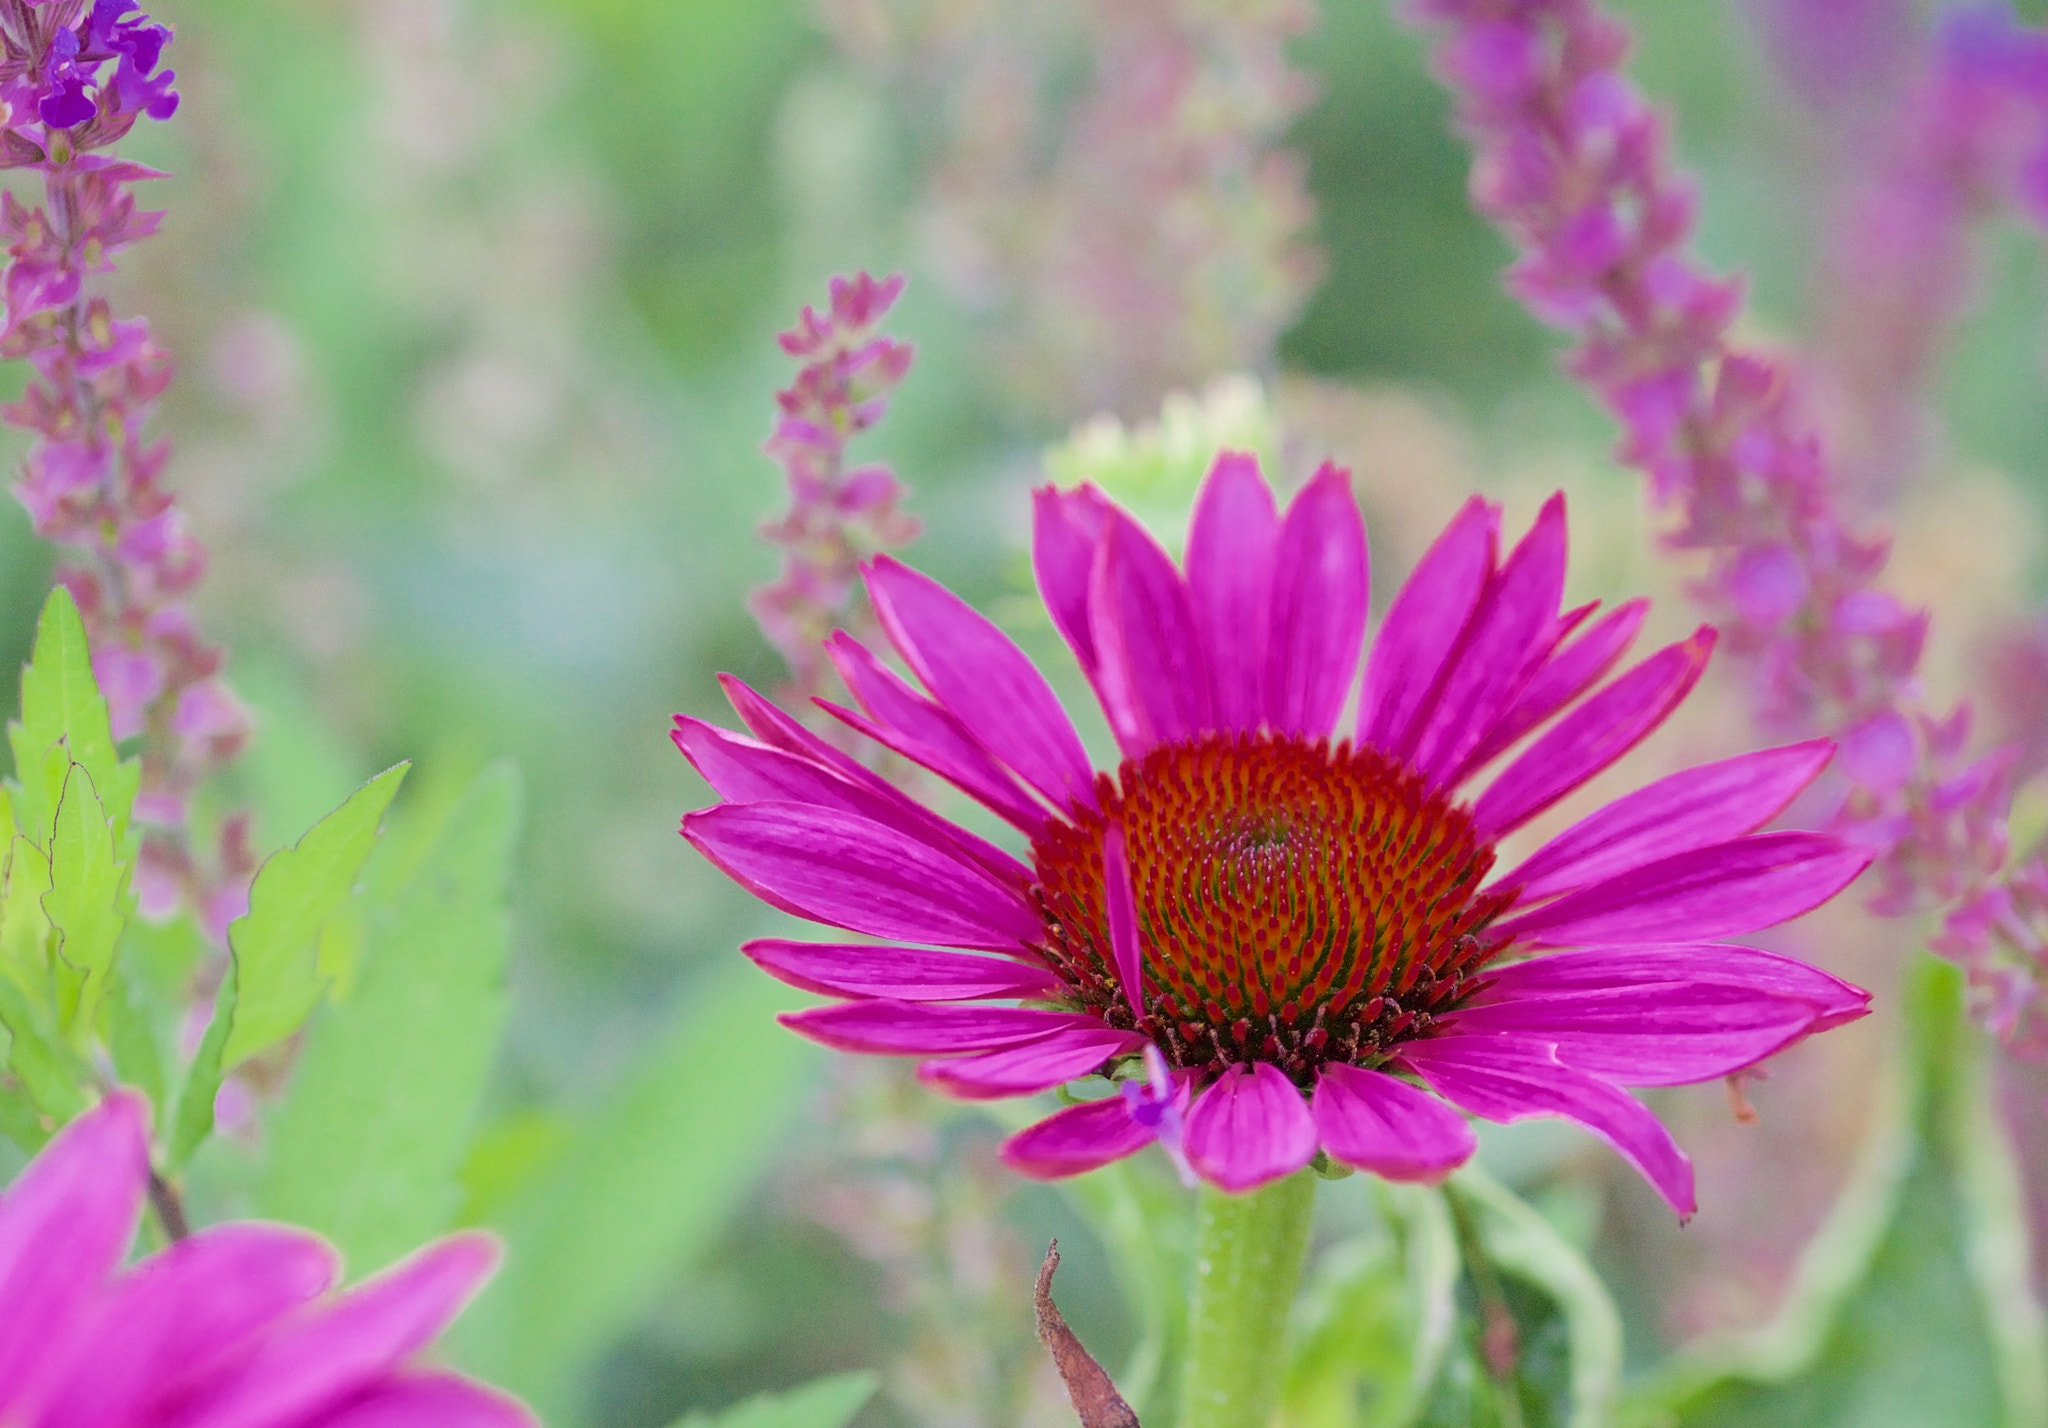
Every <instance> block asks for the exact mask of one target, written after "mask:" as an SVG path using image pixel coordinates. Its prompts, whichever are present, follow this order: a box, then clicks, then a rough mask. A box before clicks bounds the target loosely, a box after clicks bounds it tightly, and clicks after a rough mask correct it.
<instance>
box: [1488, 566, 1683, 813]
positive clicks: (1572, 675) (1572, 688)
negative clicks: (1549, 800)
mask: <svg viewBox="0 0 2048 1428" xmlns="http://www.w3.org/2000/svg"><path fill="white" fill-rule="evenodd" d="M1649 612H1650V602H1649V601H1647V600H1630V601H1629V602H1627V603H1626V604H1624V605H1621V606H1619V607H1618V608H1616V609H1615V610H1613V611H1611V612H1609V613H1608V615H1607V616H1606V617H1605V618H1604V619H1602V620H1601V621H1600V622H1599V623H1598V624H1596V625H1594V626H1593V628H1592V629H1590V630H1588V631H1586V633H1585V634H1584V635H1582V636H1580V637H1579V638H1578V639H1576V640H1574V641H1572V643H1571V644H1569V645H1567V646H1565V647H1564V648H1563V649H1562V650H1559V651H1558V652H1556V653H1555V654H1553V655H1551V656H1550V657H1549V658H1548V659H1547V660H1545V661H1544V662H1543V664H1542V665H1541V666H1540V667H1539V668H1538V669H1537V671H1536V674H1535V676H1534V677H1533V678H1532V679H1530V680H1529V682H1528V683H1527V684H1525V685H1524V686H1523V687H1522V691H1521V692H1520V693H1519V694H1517V695H1516V696H1515V698H1514V702H1513V703H1511V704H1510V705H1509V706H1508V709H1507V712H1506V713H1504V714H1502V715H1501V716H1500V718H1498V719H1496V720H1495V721H1494V724H1493V727H1492V728H1491V729H1489V730H1487V732H1486V737H1485V738H1484V739H1483V740H1481V741H1480V744H1479V747H1478V748H1477V749H1474V750H1473V751H1472V755H1471V757H1469V758H1467V759H1466V760H1465V763H1464V765H1463V767H1461V768H1460V769H1459V770H1458V771H1457V772H1456V773H1455V774H1453V775H1452V777H1451V782H1452V783H1462V782H1463V781H1464V780H1465V779H1466V778H1467V777H1469V776H1470V775H1471V774H1473V773H1475V772H1476V771H1478V770H1479V769H1482V768H1484V767H1485V766H1486V765H1488V764H1490V763H1492V762H1493V761H1494V760H1495V759H1497V758H1499V757H1500V756H1501V755H1502V754H1504V753H1506V752H1507V751H1508V750H1509V749H1510V748H1511V747H1513V745H1514V744H1515V742H1516V741H1517V740H1519V739H1520V738H1521V737H1522V736H1523V735H1524V734H1527V733H1529V732H1530V731H1531V730H1532V729H1535V728H1536V727H1537V726H1538V725H1540V724H1542V723H1543V722H1544V721H1545V720H1547V719H1549V718H1550V716H1551V715H1553V714H1555V713H1557V711H1558V710H1560V709H1562V708H1564V707H1565V706H1566V705H1567V704H1570V703H1571V702H1572V701H1573V700H1574V699H1577V698H1578V697H1579V696H1580V695H1581V694H1584V693H1585V692H1586V691H1587V690H1588V689H1591V688H1592V687H1593V686H1594V684H1596V683H1598V682H1599V681H1600V680H1601V679H1602V678H1604V677H1605V676H1606V674H1607V671H1608V670H1610V669H1612V668H1614V665H1615V662H1616V661H1617V660H1619V659H1620V658H1621V657H1622V656H1623V655H1624V654H1626V653H1628V647H1629V646H1630V645H1632V644H1634V643H1635V638H1636V633H1637V632H1638V631H1639V630H1641V629H1642V626H1643V618H1644V616H1646V615H1648V614H1649Z"/></svg>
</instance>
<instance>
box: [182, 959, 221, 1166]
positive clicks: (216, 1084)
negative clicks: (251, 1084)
mask: <svg viewBox="0 0 2048 1428" xmlns="http://www.w3.org/2000/svg"><path fill="white" fill-rule="evenodd" d="M236 1001H237V985H236V977H235V964H234V962H233V960H232V959H230V960H229V962H228V972H227V976H226V977H225V978H223V979H222V981H221V984H220V990H219V991H218V992H216V993H215V994H214V998H213V1020H212V1021H211V1022H210V1023H209V1024H208V1025H207V1028H206V1035H205V1036H204V1037H203V1038H201V1040H200V1042H199V1051H198V1053H197V1054H196V1055H194V1056H193V1058H192V1064H191V1065H190V1066H189V1067H187V1068H186V1070H185V1084H184V1086H183V1088H181V1089H180V1091H179V1092H178V1109H177V1112H176V1114H174V1115H173V1116H172V1117H171V1125H170V1132H171V1135H170V1143H169V1145H168V1146H167V1147H166V1151H165V1159H166V1161H167V1162H168V1166H169V1168H170V1169H171V1170H177V1169H179V1168H181V1167H182V1166H183V1165H184V1164H185V1162H186V1161H188V1160H190V1159H191V1158H192V1152H193V1151H195V1150H197V1149H199V1147H200V1145H201V1144H202V1143H203V1142H204V1141H205V1140H206V1138H207V1137H208V1136H210V1135H212V1134H213V1101H214V1097H216V1096H218V1095H219V1094H220V1083H221V1078H222V1077H223V1076H225V1075H226V1074H227V1067H226V1064H225V1062H224V1060H223V1055H224V1053H225V1052H226V1050H227V1044H228V1036H229V1034H230V1033H231V1032H232V1031H233V1030H234V1025H235V1003H236Z"/></svg>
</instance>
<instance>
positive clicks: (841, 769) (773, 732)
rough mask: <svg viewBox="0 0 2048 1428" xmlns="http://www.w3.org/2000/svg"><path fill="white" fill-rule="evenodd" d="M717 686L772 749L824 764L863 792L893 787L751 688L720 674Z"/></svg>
mask: <svg viewBox="0 0 2048 1428" xmlns="http://www.w3.org/2000/svg"><path fill="white" fill-rule="evenodd" d="M718 684H719V687H720V688H721V689H723V690H724V691H725V697H726V699H727V700H728V701H729V702H730V703H731V704H732V708H733V713H735V714H737V715H739V717H740V722H741V723H742V724H744V725H746V726H747V732H748V733H750V734H752V735H753V736H754V737H755V738H757V739H759V740H760V741H761V742H762V743H764V744H767V745H769V746H770V747H771V748H777V749H780V750H782V751H783V752H784V753H786V754H795V755H796V756H797V757H799V758H805V759H809V760H810V761H811V762H812V763H817V764H823V765H824V766H825V767H826V768H829V769H831V770H832V771H833V772H834V773H837V774H838V775H839V776H840V777H842V778H844V779H846V780H848V781H849V782H851V783H857V784H860V785H861V786H862V787H864V788H869V789H874V790H876V791H880V790H883V789H887V788H890V787H892V785H891V784H890V783H889V781H888V780H887V779H885V778H883V777H882V776H881V775H880V774H877V773H876V772H875V771H874V770H873V769H870V768H867V767H866V766H864V765H863V764H862V763H861V762H860V761H859V760H858V759H855V758H853V757H852V756H851V755H849V754H847V753H846V752H845V751H843V750H841V749H835V748H833V747H832V746H831V745H830V744H828V743H826V742H825V741H824V740H823V739H821V738H819V737H818V736H817V735H816V734H813V733H812V732H811V731H810V730H809V729H806V728H805V727H804V726H803V725H802V724H800V723H799V722H797V721H796V720H795V719H792V718H791V717H790V716H789V715H788V714H787V713H785V712H784V711H782V710H781V709H779V708H777V707H776V706H775V704H774V702H773V701H772V700H770V699H768V698H766V697H765V696H764V695H762V694H761V693H760V691H758V690H756V689H754V688H753V687H751V686H750V685H749V684H748V683H747V682H746V681H745V680H744V679H741V678H740V677H739V676H738V675H736V674H721V675H719V676H718Z"/></svg>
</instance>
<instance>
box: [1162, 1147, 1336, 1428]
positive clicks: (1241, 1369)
mask: <svg viewBox="0 0 2048 1428" xmlns="http://www.w3.org/2000/svg"><path fill="white" fill-rule="evenodd" d="M1315 1202H1316V1177H1315V1174H1314V1172H1312V1171H1307V1170H1303V1171H1300V1172H1298V1173H1296V1174H1294V1175H1290V1176H1288V1177H1287V1178H1286V1179H1285V1180H1278V1181H1275V1182H1274V1183H1273V1184H1271V1185H1268V1186H1266V1187H1265V1188H1264V1189H1261V1190H1254V1191H1253V1192H1252V1193H1251V1194H1249V1195H1226V1194H1224V1193H1223V1192H1222V1191H1220V1190H1216V1189H1213V1188H1211V1187H1209V1186H1207V1185H1205V1186H1203V1187H1202V1192H1201V1203H1200V1206H1199V1210H1198V1213H1199V1216H1200V1223H1199V1225H1198V1227H1197V1229H1196V1234H1195V1261H1194V1262H1195V1283H1194V1302H1193V1303H1192V1304H1191V1305H1190V1307H1189V1310H1188V1348H1187V1362H1186V1368H1185V1371H1184V1372H1183V1374H1182V1377H1181V1410H1180V1428H1267V1424H1268V1423H1269V1422H1270V1421H1271V1420H1272V1417H1273V1408H1274V1406H1275V1404H1276V1403H1278V1401H1279V1398H1280V1380H1281V1375H1282V1373H1283V1371H1284V1369H1285V1360H1284V1358H1283V1357H1282V1355H1281V1348H1282V1340H1283V1339H1284V1338H1285V1336H1286V1332H1287V1311H1288V1310H1289V1309H1290V1308H1291V1307H1292V1306H1293V1304H1294V1294H1295V1290H1296V1289H1297V1288H1298V1287H1299V1286H1300V1283H1301V1267H1302V1263H1303V1261H1304V1260H1306V1259H1307V1258H1308V1227H1309V1217H1310V1214H1311V1212H1312V1211H1313V1210H1314V1208H1315Z"/></svg>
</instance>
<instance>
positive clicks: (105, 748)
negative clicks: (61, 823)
mask: <svg viewBox="0 0 2048 1428" xmlns="http://www.w3.org/2000/svg"><path fill="white" fill-rule="evenodd" d="M7 740H8V743H9V744H10V745H11V746H12V748H13V750H14V773H15V778H16V780H17V782H18V784H19V789H20V797H21V807H20V808H19V809H18V810H17V816H18V817H19V818H20V821H21V825H22V827H23V828H24V829H25V830H27V831H29V832H30V833H31V834H33V836H34V837H35V841H36V842H38V843H42V842H45V841H46V840H47V836H48V832H49V830H50V828H51V826H52V824H53V822H54V821H55V818H56V813H57V802H58V799H59V798H61V797H62V795H63V792H64V777H65V774H66V773H67V772H68V768H69V764H71V763H77V764H81V765H83V766H84V767H85V769H86V771H87V772H88V773H90V774H91V775H92V781H93V784H94V787H95V789H96V790H97V791H98V794H99V796H100V799H101V802H102V803H103V805H104V806H105V808H106V811H107V813H108V815H109V816H110V817H111V818H112V820H113V827H114V839H115V842H116V844H117V845H118V844H120V843H123V842H125V841H126V839H127V837H128V819H129V816H130V814H131V813H132V812H133V810H134V807H135V790H136V787H137V785H138V783H139V782H140V779H141V776H142V771H141V766H140V765H139V764H138V763H136V762H135V761H134V760H132V759H131V760H128V761H127V762H125V763H124V762H122V760H121V757H120V754H119V752H118V751H117V750H116V749H115V747H114V735H113V727H112V725H111V723H110V722H109V719H108V716H107V701H106V699H105V698H104V697H103V696H102V695H101V694H100V687H99V684H98V682H97V681H95V680H94V678H93V673H92V653H91V651H90V649H89V648H88V647H87V644H86V638H85V622H84V621H83V620H81V619H80V618H79V614H78V606H77V605H76V604H75V603H74V602H73V601H72V598H71V592H70V591H69V590H66V589H65V588H64V587H63V586H61V585H59V586H58V587H57V588H56V589H54V590H52V591H51V592H50V598H49V600H48V601H47V602H46V603H45V604H44V606H43V614H42V618H41V620H40V621H39V622H38V623H37V625H36V641H35V647H34V649H33V651H32V652H31V653H30V655H29V662H28V664H27V665H26V666H25V667H24V668H23V670H22V674H21V718H20V720H18V721H17V722H15V723H12V724H9V725H8V727H7ZM53 750H56V751H57V752H58V757H57V758H56V760H55V761H54V762H53V760H52V757H51V754H52V751H53Z"/></svg>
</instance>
